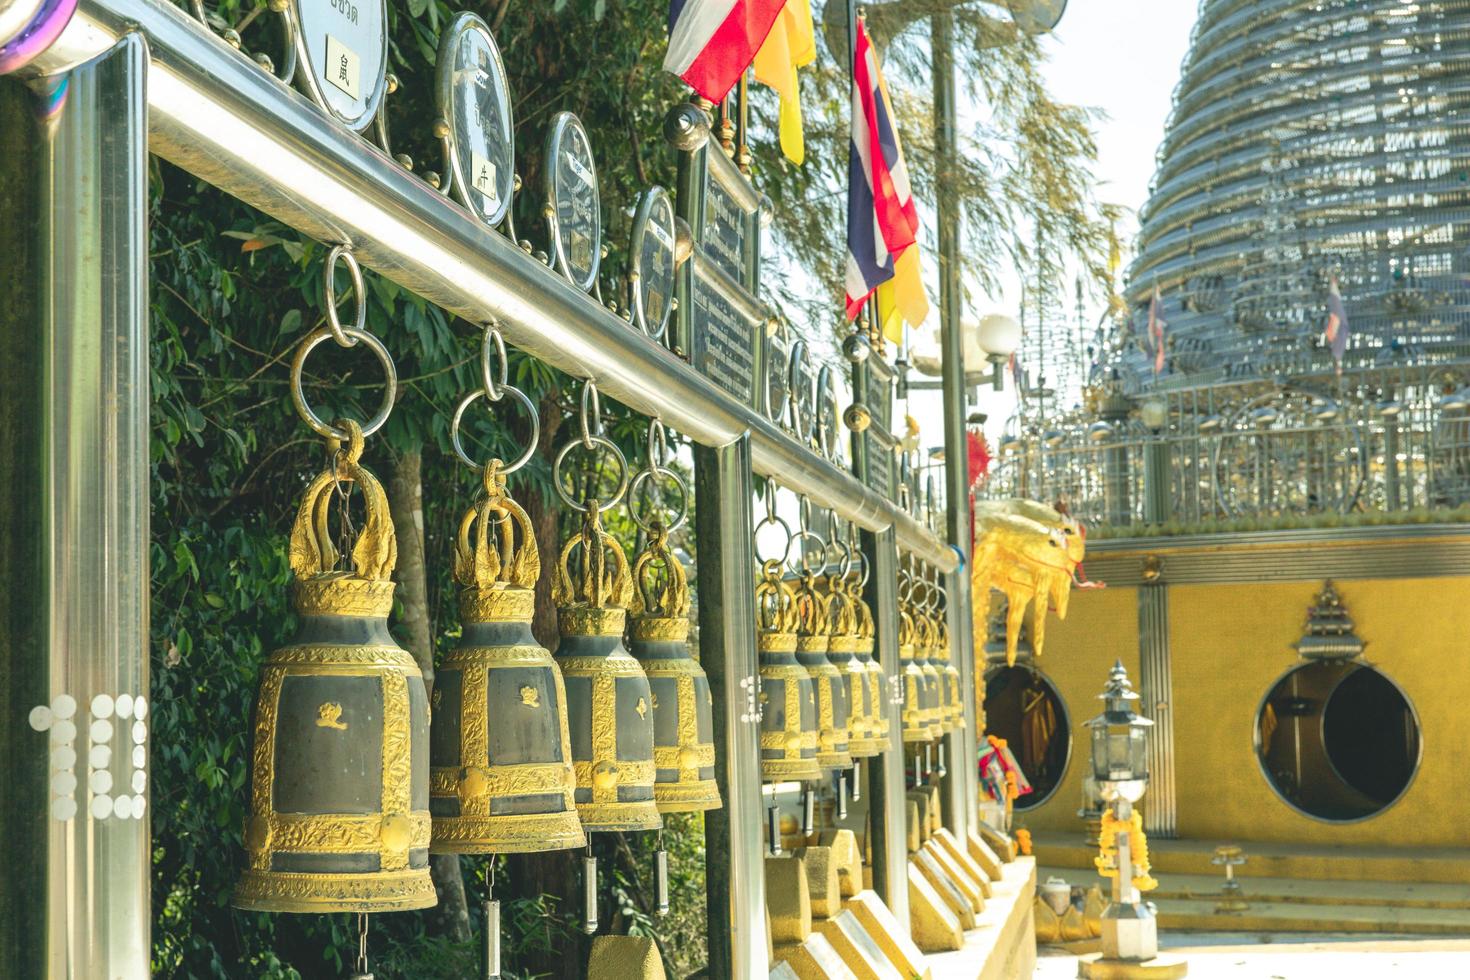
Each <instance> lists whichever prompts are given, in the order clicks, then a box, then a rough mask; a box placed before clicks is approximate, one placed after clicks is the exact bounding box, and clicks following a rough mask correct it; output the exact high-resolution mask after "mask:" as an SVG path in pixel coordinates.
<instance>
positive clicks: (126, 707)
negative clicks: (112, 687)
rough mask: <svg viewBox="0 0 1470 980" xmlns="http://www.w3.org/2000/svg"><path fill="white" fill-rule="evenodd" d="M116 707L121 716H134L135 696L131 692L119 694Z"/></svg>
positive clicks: (118, 714)
mask: <svg viewBox="0 0 1470 980" xmlns="http://www.w3.org/2000/svg"><path fill="white" fill-rule="evenodd" d="M115 707H116V710H117V716H118V717H119V718H131V717H133V696H132V695H131V694H119V695H118V696H117V704H116V706H115Z"/></svg>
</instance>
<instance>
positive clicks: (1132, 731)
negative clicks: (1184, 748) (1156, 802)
mask: <svg viewBox="0 0 1470 980" xmlns="http://www.w3.org/2000/svg"><path fill="white" fill-rule="evenodd" d="M1098 698H1099V699H1100V700H1101V701H1103V703H1104V708H1103V712H1102V714H1100V715H1098V716H1097V717H1096V718H1093V719H1092V720H1091V721H1089V722H1087V727H1088V728H1090V729H1091V730H1092V776H1093V778H1094V779H1095V780H1097V785H1098V788H1099V790H1100V791H1101V793H1102V796H1103V799H1105V800H1107V801H1108V802H1110V803H1111V802H1114V801H1116V800H1126V801H1127V802H1129V803H1134V802H1137V801H1138V799H1139V798H1140V797H1141V796H1143V791H1144V789H1145V788H1146V787H1147V785H1148V732H1149V729H1150V728H1152V727H1153V722H1152V721H1150V720H1149V719H1147V718H1144V717H1143V716H1141V715H1139V714H1138V713H1137V712H1135V711H1134V710H1133V708H1132V706H1131V705H1130V703H1129V702H1131V701H1136V700H1138V694H1137V693H1136V692H1135V691H1134V690H1133V687H1132V685H1130V684H1129V683H1128V672H1127V671H1126V670H1124V669H1123V661H1121V660H1119V661H1117V662H1116V663H1114V664H1113V669H1112V671H1111V672H1110V673H1109V674H1108V684H1107V687H1105V688H1104V689H1103V692H1102V694H1100V695H1098Z"/></svg>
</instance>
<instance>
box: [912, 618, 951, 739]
mask: <svg viewBox="0 0 1470 980" xmlns="http://www.w3.org/2000/svg"><path fill="white" fill-rule="evenodd" d="M933 651H934V620H933V619H931V618H930V617H929V616H928V615H927V614H925V613H919V612H916V613H914V663H916V664H918V665H919V669H920V670H922V671H923V672H924V677H925V678H927V679H928V681H929V692H930V693H929V697H930V700H929V715H928V719H929V728H930V730H931V731H932V732H933V734H934V737H935V738H938V737H939V736H940V735H941V734H943V733H944V732H947V731H949V730H950V729H951V728H952V727H953V726H952V725H951V724H950V723H949V720H948V717H949V716H948V713H947V709H946V707H945V691H944V672H943V671H941V670H940V669H939V667H938V666H936V665H935V663H934V662H933V661H932V660H930V659H929V656H930V654H931V653H933Z"/></svg>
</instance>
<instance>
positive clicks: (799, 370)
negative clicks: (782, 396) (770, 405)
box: [787, 340, 817, 444]
mask: <svg viewBox="0 0 1470 980" xmlns="http://www.w3.org/2000/svg"><path fill="white" fill-rule="evenodd" d="M787 390H788V391H789V392H790V399H791V427H792V430H793V431H794V432H795V433H796V438H798V439H800V440H801V441H802V442H804V443H808V444H810V443H811V441H812V437H813V436H814V435H815V434H816V427H817V377H816V375H815V374H814V373H813V372H812V360H811V356H810V355H809V354H808V353H807V349H806V344H805V343H804V342H803V341H800V340H798V341H797V342H796V343H794V344H792V345H791V367H790V377H789V380H788V381H787Z"/></svg>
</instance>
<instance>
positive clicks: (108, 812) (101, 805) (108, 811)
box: [92, 796, 113, 820]
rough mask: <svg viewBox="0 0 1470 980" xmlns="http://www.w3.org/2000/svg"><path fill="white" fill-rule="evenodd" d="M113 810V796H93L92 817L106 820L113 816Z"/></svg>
mask: <svg viewBox="0 0 1470 980" xmlns="http://www.w3.org/2000/svg"><path fill="white" fill-rule="evenodd" d="M112 812H113V810H112V797H110V796H94V797H92V818H93V819H94V820H106V819H107V818H108V817H110V816H112Z"/></svg>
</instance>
